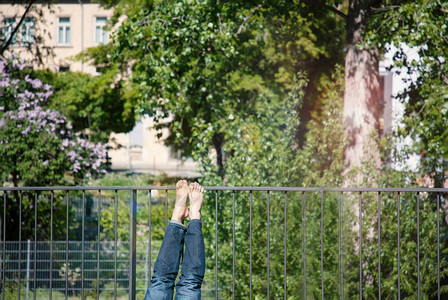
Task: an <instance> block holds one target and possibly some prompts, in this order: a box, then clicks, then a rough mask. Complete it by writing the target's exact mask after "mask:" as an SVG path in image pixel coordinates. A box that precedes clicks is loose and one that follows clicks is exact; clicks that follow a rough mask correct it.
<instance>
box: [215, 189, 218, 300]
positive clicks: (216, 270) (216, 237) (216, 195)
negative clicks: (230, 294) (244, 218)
mask: <svg viewBox="0 0 448 300" xmlns="http://www.w3.org/2000/svg"><path fill="white" fill-rule="evenodd" d="M215 299H216V300H218V191H215Z"/></svg>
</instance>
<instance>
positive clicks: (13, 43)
mask: <svg viewBox="0 0 448 300" xmlns="http://www.w3.org/2000/svg"><path fill="white" fill-rule="evenodd" d="M7 20H13V21H14V22H11V23H9V24H7ZM2 25H3V26H2V30H3V32H2V34H3V36H5V37H6V36H8V37H7V39H9V37H10V36H11V34H12V32H13V30H14V28H15V26H16V25H17V20H16V17H6V16H5V17H3V18H2ZM6 28H8V35H6ZM7 39H5V42H6V40H7ZM10 45H11V46H17V32H16V33H15V34H14V36H13V38H12V40H11V44H10Z"/></svg>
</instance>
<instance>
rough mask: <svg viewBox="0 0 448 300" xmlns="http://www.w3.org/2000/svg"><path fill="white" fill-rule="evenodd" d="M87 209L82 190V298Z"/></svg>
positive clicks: (82, 291)
mask: <svg viewBox="0 0 448 300" xmlns="http://www.w3.org/2000/svg"><path fill="white" fill-rule="evenodd" d="M85 211H86V191H84V190H83V191H82V219H81V244H82V251H81V300H84V230H85V227H84V226H85Z"/></svg>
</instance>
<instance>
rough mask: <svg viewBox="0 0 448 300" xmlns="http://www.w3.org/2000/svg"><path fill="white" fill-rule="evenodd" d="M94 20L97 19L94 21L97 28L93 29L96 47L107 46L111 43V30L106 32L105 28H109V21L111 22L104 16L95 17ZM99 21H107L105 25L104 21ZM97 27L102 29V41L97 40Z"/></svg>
mask: <svg viewBox="0 0 448 300" xmlns="http://www.w3.org/2000/svg"><path fill="white" fill-rule="evenodd" d="M94 18H95V20H94V24H95V26H94V28H93V40H94V43H95V45H99V44H107V43H108V42H109V30H106V29H104V28H105V27H106V26H107V21H108V20H109V17H107V16H104V15H102V16H95V17H94ZM98 19H105V22H104V23H102V21H101V22H98ZM97 27H99V29H100V34H99V39H100V40H99V41H98V40H97V35H96V30H97Z"/></svg>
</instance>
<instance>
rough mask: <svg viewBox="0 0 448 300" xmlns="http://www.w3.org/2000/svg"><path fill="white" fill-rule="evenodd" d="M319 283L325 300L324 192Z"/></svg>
mask: <svg viewBox="0 0 448 300" xmlns="http://www.w3.org/2000/svg"><path fill="white" fill-rule="evenodd" d="M320 281H321V287H320V288H321V291H322V300H324V299H325V290H324V191H323V190H322V191H321V192H320Z"/></svg>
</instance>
